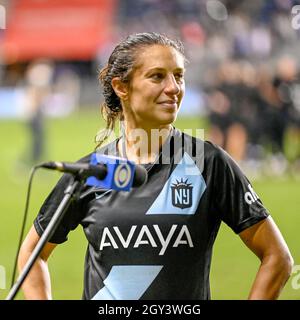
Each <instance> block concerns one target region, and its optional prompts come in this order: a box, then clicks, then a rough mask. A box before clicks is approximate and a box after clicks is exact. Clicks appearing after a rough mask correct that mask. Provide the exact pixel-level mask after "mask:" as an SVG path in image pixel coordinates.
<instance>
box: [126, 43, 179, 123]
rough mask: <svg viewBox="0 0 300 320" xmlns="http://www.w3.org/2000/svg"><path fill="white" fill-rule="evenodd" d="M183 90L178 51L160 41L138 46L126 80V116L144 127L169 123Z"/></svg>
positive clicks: (173, 118) (173, 117)
mask: <svg viewBox="0 0 300 320" xmlns="http://www.w3.org/2000/svg"><path fill="white" fill-rule="evenodd" d="M184 90H185V83H184V57H183V56H182V55H181V54H180V52H178V51H177V50H176V49H174V48H172V47H168V46H161V45H152V46H148V47H145V48H143V49H140V50H139V51H138V53H137V57H136V62H135V68H134V71H133V72H132V75H131V79H130V82H129V84H128V95H127V100H126V101H125V110H124V111H125V112H124V115H125V120H129V121H130V119H131V120H133V121H135V123H136V124H141V125H142V126H146V127H149V126H153V127H158V126H164V125H168V124H171V123H172V122H174V121H175V119H176V116H177V112H178V110H179V107H180V104H181V101H182V98H183V95H184ZM126 114H127V115H129V117H128V118H129V119H126Z"/></svg>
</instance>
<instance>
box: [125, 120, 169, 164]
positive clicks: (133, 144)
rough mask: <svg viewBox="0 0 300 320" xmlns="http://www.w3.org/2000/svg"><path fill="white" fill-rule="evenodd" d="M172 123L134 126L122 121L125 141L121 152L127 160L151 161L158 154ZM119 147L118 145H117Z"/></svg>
mask: <svg viewBox="0 0 300 320" xmlns="http://www.w3.org/2000/svg"><path fill="white" fill-rule="evenodd" d="M171 130H172V125H170V124H168V125H162V126H158V127H156V128H154V127H151V128H149V127H145V126H144V127H136V126H132V125H130V124H128V123H124V131H123V135H124V133H125V140H123V141H125V143H123V148H125V150H122V151H123V152H122V153H123V154H126V156H127V158H128V159H129V160H132V161H134V162H136V163H137V164H140V163H152V162H154V161H155V159H156V158H157V156H158V155H159V152H160V149H161V147H162V145H163V144H164V143H165V141H166V139H167V138H168V136H169V134H170V132H171ZM119 148H120V146H119Z"/></svg>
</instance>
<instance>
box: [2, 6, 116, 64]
mask: <svg viewBox="0 0 300 320" xmlns="http://www.w3.org/2000/svg"><path fill="white" fill-rule="evenodd" d="M116 5H117V0H42V1H41V0H19V1H15V3H14V4H13V5H11V7H10V11H9V16H8V17H7V20H8V21H7V28H6V30H5V32H4V37H3V42H2V45H1V46H2V52H3V55H4V59H5V61H6V62H16V61H27V60H31V59H35V58H53V59H64V60H89V59H91V58H93V57H95V55H96V54H97V51H98V50H100V49H101V47H103V46H104V45H105V44H106V43H107V42H108V41H110V40H111V37H112V27H113V23H114V18H115V11H116Z"/></svg>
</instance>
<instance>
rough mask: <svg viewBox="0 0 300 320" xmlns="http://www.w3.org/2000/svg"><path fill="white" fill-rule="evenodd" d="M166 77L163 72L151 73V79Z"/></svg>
mask: <svg viewBox="0 0 300 320" xmlns="http://www.w3.org/2000/svg"><path fill="white" fill-rule="evenodd" d="M163 78H164V75H163V74H162V73H161V72H156V73H153V74H152V75H151V79H153V80H156V81H159V80H162V79H163Z"/></svg>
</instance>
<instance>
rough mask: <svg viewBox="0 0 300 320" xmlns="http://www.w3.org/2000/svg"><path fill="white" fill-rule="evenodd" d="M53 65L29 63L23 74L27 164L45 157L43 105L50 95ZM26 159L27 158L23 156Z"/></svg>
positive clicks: (47, 62)
mask: <svg viewBox="0 0 300 320" xmlns="http://www.w3.org/2000/svg"><path fill="white" fill-rule="evenodd" d="M53 71H54V70H53V65H52V63H51V62H50V61H48V60H36V61H33V62H32V63H30V64H29V65H28V67H27V70H26V73H25V93H26V100H25V103H26V109H25V110H26V111H25V112H26V118H27V124H28V128H29V135H30V146H29V148H28V149H29V150H26V153H25V154H28V162H29V163H30V164H36V163H38V162H39V161H41V159H42V158H43V156H44V155H45V148H46V146H45V141H46V133H45V111H44V108H45V105H46V102H47V99H48V97H49V95H50V93H51V85H52V80H53ZM25 157H26V158H27V156H25Z"/></svg>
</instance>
